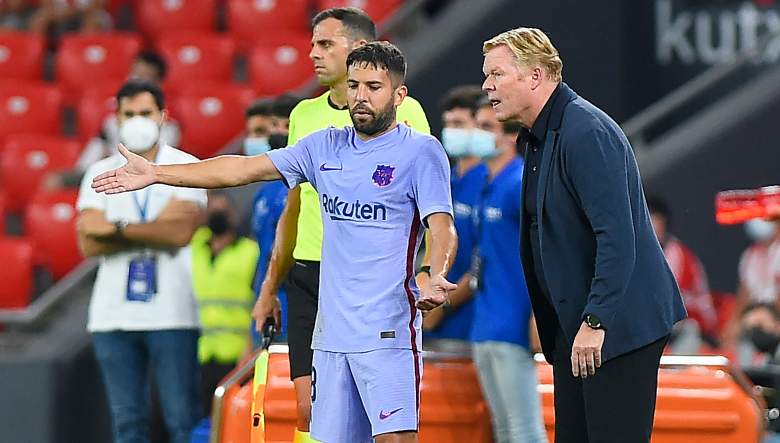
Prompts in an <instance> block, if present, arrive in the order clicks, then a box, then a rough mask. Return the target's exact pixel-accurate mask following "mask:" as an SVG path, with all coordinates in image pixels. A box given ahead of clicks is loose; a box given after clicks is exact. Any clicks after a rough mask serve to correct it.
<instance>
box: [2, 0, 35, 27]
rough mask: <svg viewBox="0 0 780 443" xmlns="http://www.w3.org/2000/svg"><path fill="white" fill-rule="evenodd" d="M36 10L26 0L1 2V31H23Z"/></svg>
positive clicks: (3, 0)
mask: <svg viewBox="0 0 780 443" xmlns="http://www.w3.org/2000/svg"><path fill="white" fill-rule="evenodd" d="M33 12H34V9H33V8H32V7H31V6H30V5H28V4H27V1H26V0H0V31H23V30H25V29H27V19H28V18H29V17H30V15H31V14H32V13H33Z"/></svg>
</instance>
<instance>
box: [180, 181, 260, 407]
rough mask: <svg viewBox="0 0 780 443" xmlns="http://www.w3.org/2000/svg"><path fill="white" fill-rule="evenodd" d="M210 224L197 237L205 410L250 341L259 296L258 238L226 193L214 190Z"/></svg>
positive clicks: (196, 277) (195, 257)
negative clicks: (241, 226)
mask: <svg viewBox="0 0 780 443" xmlns="http://www.w3.org/2000/svg"><path fill="white" fill-rule="evenodd" d="M207 215H208V223H207V225H206V226H203V227H201V228H199V229H198V230H197V231H196V233H195V235H194V236H193V239H192V277H193V285H194V288H195V297H196V299H197V301H198V309H199V311H200V322H201V336H200V339H199V341H198V359H199V360H200V364H201V399H202V400H203V411H204V415H205V416H208V415H209V414H210V411H211V400H212V398H213V396H214V389H216V387H217V385H218V384H219V381H220V380H222V378H224V377H225V375H227V373H228V372H230V371H231V370H232V369H233V367H235V365H236V363H237V362H238V360H239V359H240V358H241V357H242V356H243V354H244V353H245V352H246V350H247V349H249V343H250V327H251V322H252V318H251V316H250V313H251V310H252V304H253V303H254V300H255V296H254V292H253V291H252V281H253V279H254V275H255V268H256V266H257V258H258V255H259V249H258V246H257V243H256V242H255V241H254V240H251V239H249V238H246V237H242V236H239V235H238V233H237V231H236V229H237V228H236V227H237V226H238V215H237V212H236V209H235V207H234V206H233V204H232V202H231V200H230V199H229V197H228V196H227V194H224V193H215V192H214V193H210V194H209V203H208V207H207Z"/></svg>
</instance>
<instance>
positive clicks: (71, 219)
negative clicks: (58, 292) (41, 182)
mask: <svg viewBox="0 0 780 443" xmlns="http://www.w3.org/2000/svg"><path fill="white" fill-rule="evenodd" d="M77 197H78V192H77V191H75V190H74V191H63V192H54V193H48V192H43V193H38V194H37V195H36V196H35V197H34V198H33V199H32V201H31V202H30V204H29V205H28V206H27V211H26V212H25V216H24V230H25V233H26V234H27V237H29V238H30V239H32V240H33V242H34V244H35V257H34V260H35V263H36V264H41V265H43V266H45V267H46V268H47V269H48V270H49V272H51V274H52V276H53V277H54V278H56V279H59V278H62V277H64V276H65V274H67V273H68V272H70V270H71V269H73V268H74V267H76V265H78V264H79V263H81V260H82V257H81V253H80V252H79V248H78V242H77V238H76V215H77V214H76V198H77Z"/></svg>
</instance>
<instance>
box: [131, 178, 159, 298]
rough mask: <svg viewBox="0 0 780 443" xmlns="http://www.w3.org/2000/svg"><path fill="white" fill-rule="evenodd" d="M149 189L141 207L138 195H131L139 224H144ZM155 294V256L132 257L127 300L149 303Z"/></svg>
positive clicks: (144, 253) (149, 253) (148, 253)
mask: <svg viewBox="0 0 780 443" xmlns="http://www.w3.org/2000/svg"><path fill="white" fill-rule="evenodd" d="M150 194H151V189H149V190H147V191H146V197H145V199H144V203H143V205H141V203H140V202H139V201H138V195H137V194H136V193H134V194H133V200H134V201H135V204H136V206H137V207H138V212H140V214H141V222H142V223H144V222H146V215H147V210H148V207H149V197H150ZM155 294H157V256H156V255H155V254H154V253H152V252H151V251H148V250H147V251H144V252H143V253H142V254H140V255H138V256H136V257H133V258H132V259H131V260H130V265H129V266H128V271H127V300H128V301H136V302H149V301H151V300H152V299H153V298H154V295H155Z"/></svg>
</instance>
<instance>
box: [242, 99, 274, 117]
mask: <svg viewBox="0 0 780 443" xmlns="http://www.w3.org/2000/svg"><path fill="white" fill-rule="evenodd" d="M273 104H274V100H273V99H270V98H261V99H259V100H255V101H254V102H252V104H251V105H249V107H248V108H246V111H244V117H246V118H251V117H254V116H256V115H259V116H264V117H267V116H270V115H271V107H272V106H273Z"/></svg>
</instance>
